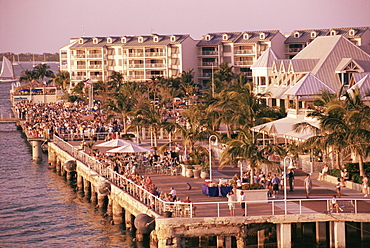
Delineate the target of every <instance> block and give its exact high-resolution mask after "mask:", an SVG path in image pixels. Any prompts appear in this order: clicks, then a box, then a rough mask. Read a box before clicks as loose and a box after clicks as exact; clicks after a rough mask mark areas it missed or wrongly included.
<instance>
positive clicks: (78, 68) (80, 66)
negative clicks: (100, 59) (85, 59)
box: [76, 65, 86, 70]
mask: <svg viewBox="0 0 370 248" xmlns="http://www.w3.org/2000/svg"><path fill="white" fill-rule="evenodd" d="M76 69H77V70H85V69H86V65H77V66H76Z"/></svg>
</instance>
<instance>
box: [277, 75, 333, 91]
mask: <svg viewBox="0 0 370 248" xmlns="http://www.w3.org/2000/svg"><path fill="white" fill-rule="evenodd" d="M323 92H329V93H331V94H335V91H334V90H332V89H331V88H329V87H328V86H327V85H326V84H324V83H323V82H322V81H321V80H320V79H318V78H317V77H315V76H314V75H313V74H311V73H309V74H307V75H306V76H304V77H303V78H302V79H301V80H299V81H298V82H297V83H296V84H295V85H294V86H292V87H291V88H290V89H289V90H287V91H286V92H285V93H284V95H293V96H310V95H320V94H322V93H323Z"/></svg>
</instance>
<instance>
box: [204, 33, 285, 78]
mask: <svg viewBox="0 0 370 248" xmlns="http://www.w3.org/2000/svg"><path fill="white" fill-rule="evenodd" d="M284 41H285V37H284V36H283V35H282V34H281V33H280V32H279V31H278V30H269V31H247V32H225V33H208V34H206V35H204V36H203V37H202V39H201V40H200V41H199V42H198V44H197V51H198V52H197V59H198V73H199V80H198V82H199V83H200V84H206V83H207V82H208V81H209V80H210V79H211V76H212V73H213V69H214V68H216V67H218V66H219V65H220V64H221V63H223V62H227V63H228V64H229V66H233V71H234V73H236V74H239V73H244V74H245V75H247V76H248V77H250V78H252V71H251V66H252V65H253V64H254V63H255V62H256V60H257V59H258V58H259V56H261V54H262V53H263V52H264V51H266V50H267V49H268V48H270V47H272V48H274V50H275V51H276V53H278V54H279V55H280V56H283V54H284Z"/></svg>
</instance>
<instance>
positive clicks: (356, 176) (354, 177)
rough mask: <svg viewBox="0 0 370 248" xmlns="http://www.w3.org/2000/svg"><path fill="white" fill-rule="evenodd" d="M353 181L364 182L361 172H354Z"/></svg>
mask: <svg viewBox="0 0 370 248" xmlns="http://www.w3.org/2000/svg"><path fill="white" fill-rule="evenodd" d="M352 182H354V183H362V176H360V175H359V174H353V175H352Z"/></svg>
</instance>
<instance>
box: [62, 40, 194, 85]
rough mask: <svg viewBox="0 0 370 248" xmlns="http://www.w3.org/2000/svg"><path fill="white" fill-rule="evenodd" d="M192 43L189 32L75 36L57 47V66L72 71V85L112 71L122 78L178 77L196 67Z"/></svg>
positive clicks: (98, 77) (100, 78) (105, 77)
mask: <svg viewBox="0 0 370 248" xmlns="http://www.w3.org/2000/svg"><path fill="white" fill-rule="evenodd" d="M195 45H196V41H194V40H193V39H192V38H191V37H190V36H189V35H155V34H153V35H148V36H122V37H82V38H75V39H71V40H70V44H68V45H66V46H64V47H62V48H61V49H60V64H61V66H60V69H61V70H66V71H68V72H69V73H70V74H71V81H72V86H73V85H75V84H76V83H78V82H80V81H83V80H86V79H91V80H92V81H93V82H96V81H98V80H103V81H105V80H109V76H110V75H111V73H112V72H113V71H117V72H120V73H122V74H123V75H124V80H125V81H147V80H151V78H153V77H165V78H171V77H178V76H180V74H181V73H182V72H183V71H186V70H189V69H194V68H196V46H195ZM194 76H195V78H197V75H196V74H195V75H194Z"/></svg>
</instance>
